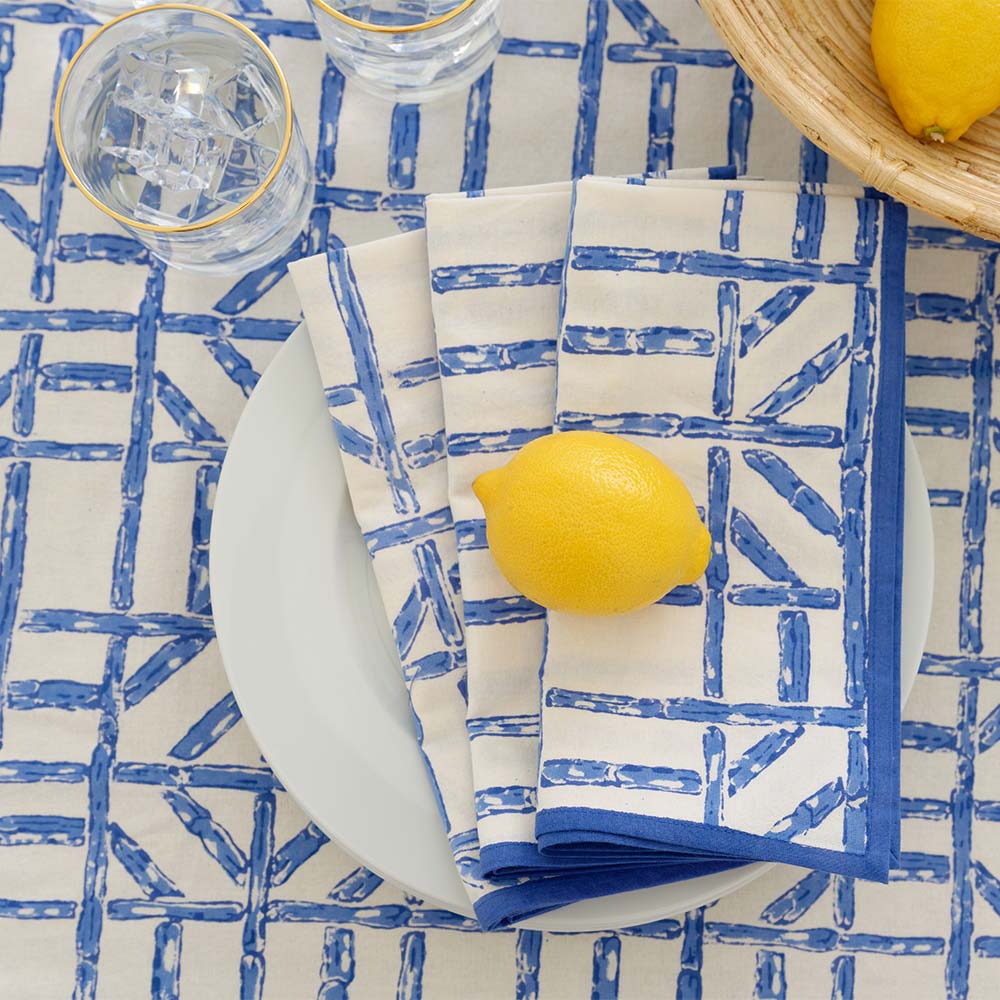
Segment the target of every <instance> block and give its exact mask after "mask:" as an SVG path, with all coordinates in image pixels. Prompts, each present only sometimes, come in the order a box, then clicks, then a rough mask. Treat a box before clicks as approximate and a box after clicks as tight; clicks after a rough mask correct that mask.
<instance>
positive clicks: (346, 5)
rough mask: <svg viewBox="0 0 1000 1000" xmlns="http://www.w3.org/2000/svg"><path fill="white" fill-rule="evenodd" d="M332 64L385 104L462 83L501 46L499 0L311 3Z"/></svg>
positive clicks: (314, 0) (481, 68) (436, 93)
mask: <svg viewBox="0 0 1000 1000" xmlns="http://www.w3.org/2000/svg"><path fill="white" fill-rule="evenodd" d="M310 3H311V6H312V12H313V19H314V20H315V21H316V27H317V28H318V29H319V33H320V37H321V38H322V39H323V41H324V42H325V43H326V47H327V49H328V50H329V53H330V58H331V59H332V60H333V62H334V64H335V65H336V66H337V68H338V69H340V71H341V72H342V73H343V74H344V75H345V76H346V77H348V78H350V79H352V80H354V81H355V82H356V83H357V84H358V86H360V87H362V88H363V89H365V90H367V91H369V92H370V93H373V94H377V95H378V96H379V97H384V98H388V99H389V100H392V101H402V102H407V103H418V102H420V101H427V100H432V99H433V98H435V97H439V96H440V95H441V94H445V93H447V92H448V91H451V90H455V89H457V88H459V87H463V86H467V85H468V84H470V83H472V82H473V81H474V80H476V79H477V78H478V77H480V76H481V75H482V74H483V73H484V72H485V71H486V69H487V68H488V67H489V66H490V64H491V63H492V62H493V60H494V59H495V58H496V54H497V52H498V51H499V50H500V42H501V41H502V36H501V34H500V11H501V7H502V0H310Z"/></svg>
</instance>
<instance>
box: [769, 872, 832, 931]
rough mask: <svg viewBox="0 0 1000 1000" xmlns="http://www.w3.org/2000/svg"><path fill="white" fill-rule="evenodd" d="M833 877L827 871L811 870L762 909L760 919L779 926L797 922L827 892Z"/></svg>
mask: <svg viewBox="0 0 1000 1000" xmlns="http://www.w3.org/2000/svg"><path fill="white" fill-rule="evenodd" d="M831 877H832V876H830V875H829V874H828V873H827V872H818V871H811V872H809V873H808V874H807V875H805V876H804V877H803V878H801V879H799V881H798V882H796V883H795V884H794V885H793V886H792V887H791V888H790V889H786V890H785V891H784V892H783V893H782V894H781V895H780V896H778V897H777V898H776V899H773V900H771V902H770V903H768V904H767V906H765V907H764V909H763V910H762V911H761V914H760V919H761V920H764V921H766V922H767V923H769V924H774V925H778V926H785V925H787V924H794V923H796V922H797V921H798V920H800V919H801V918H802V917H804V916H805V915H806V913H808V912H809V910H811V909H812V907H813V906H814V905H815V903H816V901H817V900H818V899H819V898H820V896H822V895H823V893H824V892H826V890H827V889H828V888H829V885H830V879H831Z"/></svg>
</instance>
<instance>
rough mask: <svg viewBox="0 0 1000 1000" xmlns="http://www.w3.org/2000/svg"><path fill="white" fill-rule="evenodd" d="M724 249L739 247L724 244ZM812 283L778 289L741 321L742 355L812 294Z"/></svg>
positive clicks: (736, 248)
mask: <svg viewBox="0 0 1000 1000" xmlns="http://www.w3.org/2000/svg"><path fill="white" fill-rule="evenodd" d="M722 249H723V250H729V249H733V250H738V249H739V247H738V246H736V247H727V246H723V248H722ZM812 292H813V286H811V285H788V286H786V287H785V288H780V289H778V291H777V292H775V293H774V295H772V296H771V297H770V298H769V299H767V300H766V301H765V302H764V304H763V305H762V306H760V308H759V309H755V310H754V311H753V312H752V313H751V314H750V315H749V316H747V317H746V318H744V319H743V320H742V321H741V323H740V357H741V358H742V357H745V356H746V355H747V354H748V353H749V352H750V351H751V350H752V349H753V348H754V347H756V346H757V345H758V344H759V343H760V342H761V341H762V340H764V338H765V337H767V336H768V334H770V333H772V332H773V331H774V330H775V329H776V328H777V327H779V326H780V325H781V324H782V323H784V322H785V320H786V319H788V318H789V316H791V315H792V313H794V312H795V310H796V309H798V308H799V306H800V305H802V303H803V302H805V300H806V299H807V298H808V297H809V296H810V295H811V294H812Z"/></svg>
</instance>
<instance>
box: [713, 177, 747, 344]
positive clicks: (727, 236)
mask: <svg viewBox="0 0 1000 1000" xmlns="http://www.w3.org/2000/svg"><path fill="white" fill-rule="evenodd" d="M742 215H743V192H742V191H731V190H730V191H726V199H725V201H724V202H723V203H722V223H721V225H720V226H719V249H720V250H732V251H738V250H739V249H740V218H741V216H742ZM743 353H745V351H744V350H743V348H742V346H741V348H740V354H741V355H742V354H743Z"/></svg>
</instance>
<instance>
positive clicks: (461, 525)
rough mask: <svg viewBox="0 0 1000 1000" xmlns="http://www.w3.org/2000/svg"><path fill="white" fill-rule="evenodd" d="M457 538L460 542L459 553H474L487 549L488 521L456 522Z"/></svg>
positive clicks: (482, 519)
mask: <svg viewBox="0 0 1000 1000" xmlns="http://www.w3.org/2000/svg"><path fill="white" fill-rule="evenodd" d="M455 537H456V540H457V541H458V551H459V552H473V551H476V550H479V549H485V548H487V546H488V543H487V541H486V519H485V518H479V519H476V520H469V521H456V522H455Z"/></svg>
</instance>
